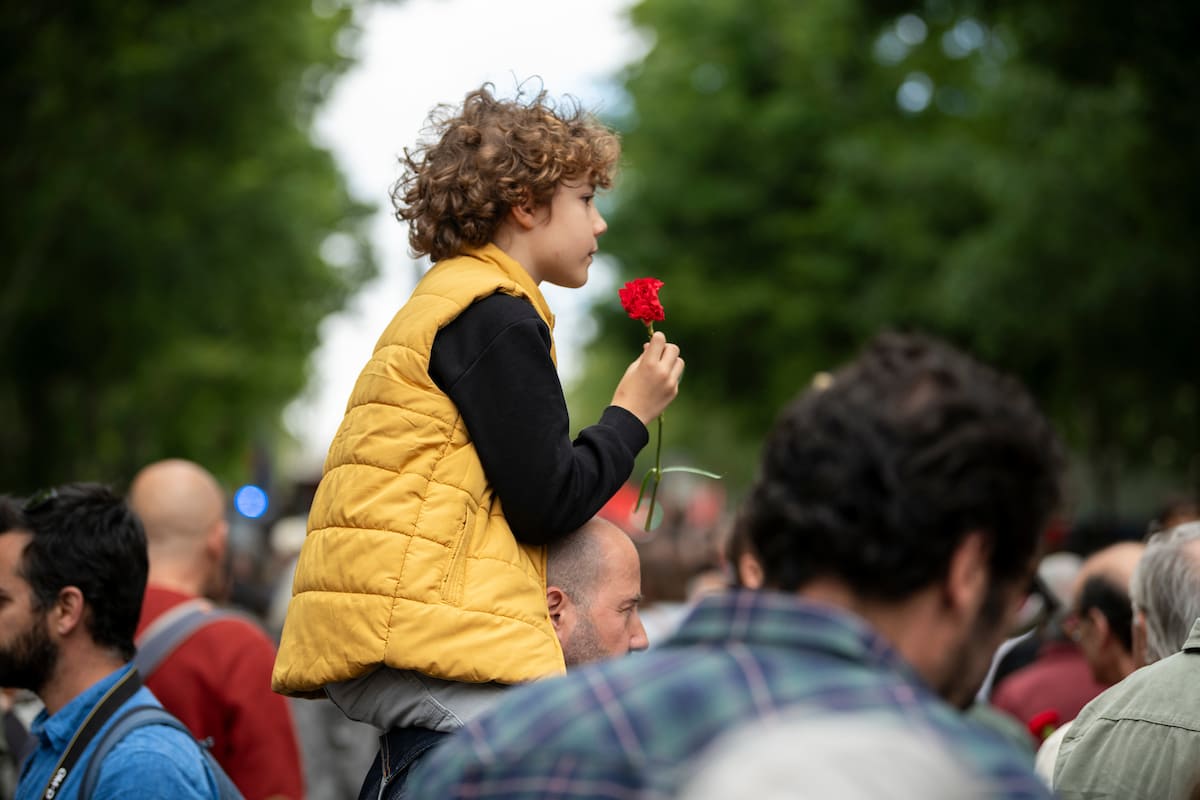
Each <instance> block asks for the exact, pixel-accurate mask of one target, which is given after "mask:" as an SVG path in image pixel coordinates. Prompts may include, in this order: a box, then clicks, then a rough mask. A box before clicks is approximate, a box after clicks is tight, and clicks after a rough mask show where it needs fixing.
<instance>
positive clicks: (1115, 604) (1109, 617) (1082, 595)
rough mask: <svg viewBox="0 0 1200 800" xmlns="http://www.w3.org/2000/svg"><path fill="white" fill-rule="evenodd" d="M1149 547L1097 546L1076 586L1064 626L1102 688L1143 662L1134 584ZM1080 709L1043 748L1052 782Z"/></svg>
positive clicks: (1042, 768)
mask: <svg viewBox="0 0 1200 800" xmlns="http://www.w3.org/2000/svg"><path fill="white" fill-rule="evenodd" d="M1145 551H1146V546H1145V545H1144V544H1142V543H1141V542H1117V543H1116V544H1113V545H1109V546H1108V547H1105V548H1104V549H1103V550H1097V551H1096V552H1095V553H1093V554H1092V555H1090V556H1089V557H1088V558H1087V560H1085V561H1084V562H1083V564H1082V566H1080V568H1079V574H1078V575H1076V576H1075V582H1074V583H1073V584H1072V586H1071V612H1070V615H1069V616H1068V617H1067V620H1066V622H1064V623H1063V627H1064V628H1065V629H1066V631H1067V633H1068V635H1070V637H1071V638H1072V639H1074V640H1075V642H1076V643H1078V645H1079V649H1080V651H1081V652H1082V653H1083V657H1084V659H1085V660H1086V661H1087V664H1088V668H1089V669H1090V670H1091V674H1092V679H1093V680H1094V681H1095V682H1096V683H1097V684H1098V685H1099V686H1100V687H1101V690H1103V689H1106V688H1108V687H1109V686H1112V685H1114V684H1117V683H1120V682H1121V681H1122V680H1124V679H1125V677H1126V676H1127V675H1129V674H1130V673H1131V672H1133V671H1134V670H1135V669H1137V668H1138V666H1139V664H1138V663H1137V661H1136V660H1135V657H1134V652H1133V603H1132V601H1131V600H1130V597H1129V587H1130V584H1131V583H1132V581H1133V573H1134V570H1135V569H1136V568H1137V565H1138V562H1139V561H1140V560H1141V558H1142V555H1143V554H1144V553H1145ZM1099 694H1100V692H1097V695H1099ZM1091 699H1094V698H1091ZM1091 699H1089V702H1091ZM1085 705H1086V704H1085ZM1079 710H1082V707H1080V709H1079ZM1078 713H1079V711H1076V712H1075V714H1071V715H1070V716H1064V717H1062V718H1061V722H1062V725H1061V726H1060V727H1059V728H1058V730H1056V731H1054V733H1052V734H1051V735H1050V736H1049V737H1047V738H1046V741H1044V742H1043V743H1042V745H1041V747H1039V748H1038V751H1037V759H1036V762H1035V765H1034V768H1035V769H1036V770H1037V773H1038V774H1039V775H1041V776H1042V778H1043V779H1045V781H1046V783H1048V784H1049V783H1050V782H1051V781H1052V780H1053V775H1054V763H1055V760H1056V759H1057V758H1058V752H1059V748H1061V747H1062V743H1063V740H1064V739H1065V738H1066V736H1067V734H1068V732H1069V731H1070V730H1071V725H1072V724H1073V721H1074V719H1075V717H1076V716H1077V715H1078Z"/></svg>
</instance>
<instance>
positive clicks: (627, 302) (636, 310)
mask: <svg viewBox="0 0 1200 800" xmlns="http://www.w3.org/2000/svg"><path fill="white" fill-rule="evenodd" d="M662 285H663V282H662V281H660V280H659V279H658V278H638V279H637V280H634V281H630V282H629V283H627V284H625V286H624V287H623V288H622V289H621V290H620V291H618V292H617V294H618V295H620V297H621V305H622V307H624V309H625V313H627V314H628V315H629V318H630V319H636V320H638V321H639V322H642V323H643V324H645V325H651V324H653V323H655V322H662V321H663V320H664V319H666V316H665V314H664V313H663V307H662V303H660V302H659V301H658V290H659V289H661V288H662Z"/></svg>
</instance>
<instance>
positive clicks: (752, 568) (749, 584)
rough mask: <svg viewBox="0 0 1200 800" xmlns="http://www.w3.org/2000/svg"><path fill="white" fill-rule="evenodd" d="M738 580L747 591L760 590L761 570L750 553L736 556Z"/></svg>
mask: <svg viewBox="0 0 1200 800" xmlns="http://www.w3.org/2000/svg"><path fill="white" fill-rule="evenodd" d="M737 571H738V579H739V580H740V581H741V583H742V586H744V587H746V588H747V589H761V588H762V585H763V568H762V564H761V563H760V562H759V560H758V559H757V558H755V557H754V556H753V555H752V554H750V553H742V554H741V555H740V556H738V563H737Z"/></svg>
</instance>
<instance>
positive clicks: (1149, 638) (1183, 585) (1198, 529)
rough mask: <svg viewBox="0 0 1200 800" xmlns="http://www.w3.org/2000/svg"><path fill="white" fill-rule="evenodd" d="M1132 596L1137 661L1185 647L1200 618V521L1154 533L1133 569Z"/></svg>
mask: <svg viewBox="0 0 1200 800" xmlns="http://www.w3.org/2000/svg"><path fill="white" fill-rule="evenodd" d="M1130 596H1131V599H1132V601H1133V641H1134V660H1135V661H1136V662H1137V665H1138V666H1144V665H1146V664H1153V663H1154V662H1155V661H1159V660H1161V659H1164V658H1166V657H1167V656H1169V655H1173V654H1175V653H1177V652H1179V650H1180V649H1181V648H1182V647H1183V644H1184V642H1185V641H1187V637H1188V633H1189V632H1190V631H1191V629H1192V626H1193V625H1194V624H1195V622H1196V620H1197V619H1200V522H1188V523H1186V524H1183V525H1177V526H1176V527H1174V528H1172V529H1171V530H1169V531H1164V532H1162V533H1157V534H1155V535H1153V536H1151V537H1150V541H1149V542H1147V544H1146V552H1145V554H1144V555H1143V556H1142V559H1141V561H1139V562H1138V564H1137V568H1136V569H1135V570H1134V571H1133V581H1132V583H1131V584H1130Z"/></svg>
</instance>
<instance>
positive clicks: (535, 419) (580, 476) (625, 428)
mask: <svg viewBox="0 0 1200 800" xmlns="http://www.w3.org/2000/svg"><path fill="white" fill-rule="evenodd" d="M550 342H551V340H550V329H549V328H548V327H546V323H545V322H543V321H542V319H541V317H539V316H538V315H537V311H536V310H534V308H533V306H532V305H531V304H530V303H529V302H528V301H526V300H523V299H521V298H518V297H513V296H511V295H507V294H494V295H491V296H489V297H486V298H484V299H482V300H480V301H478V302H476V303H474V304H473V305H471V306H470V307H469V308H468V309H467V310H465V311H464V312H463V313H462V314H460V315H459V316H458V317H457V318H456V319H455V320H454V321H453V322H451V323H450V324H449V325H447V326H446V327H445V328H443V329H442V330H441V331H439V332H438V334H437V337H436V338H435V339H434V342H433V349H432V351H431V353H430V359H429V374H430V377H432V378H433V380H434V383H436V384H437V385H438V387H439V388H440V389H441V390H442V391H444V392H445V393H446V394H447V395H449V397H450V399H451V400H452V401H454V404H455V405H456V406H457V407H458V410H459V412H460V413H461V414H462V417H463V422H464V423H465V424H466V427H467V431H468V432H469V433H470V434H471V439H472V441H473V442H474V444H475V450H476V451H477V452H478V453H479V459H480V461H481V462H482V463H483V470H484V472H485V473H486V474H487V477H488V481H489V482H490V483H491V484H492V487H493V488H494V489H495V490H496V494H497V495H498V496H499V498H500V502H501V504H502V505H503V508H504V516H505V519H507V520H508V524H509V527H511V528H512V531H513V535H515V536H516V537H517V539H518V540H519V541H521V542H524V543H527V544H548V543H550V542H552V541H554V540H556V539H558V538H561V537H562V536H565V535H566V534H568V533H570V532H571V531H573V530H575V529H576V528H578V527H580V526H581V525H583V523H585V522H587V521H588V520H589V519H591V518H592V517H593V516H594V515H595V514H596V512H597V511H599V510H600V508H601V507H602V506H603V505H604V504H605V503H606V502H608V500H609V498H611V497H612V496H613V495H614V494H615V493H616V491H617V489H619V488H620V486H621V484H623V483H624V482H625V480H626V479H627V478H628V477H629V474H630V472H632V471H633V460H634V457H635V456H636V455H637V454H638V452H639V451H640V450H641V449H642V448H643V447H645V446H646V443H647V442H648V441H649V438H650V437H649V434H648V432H647V431H646V426H644V425H643V424H642V422H641V420H639V419H638V418H637V417H635V416H634V415H633V414H631V413H630V412H629V411H626V410H625V409H623V408H620V407H618V406H609V407H608V408H606V409H605V410H604V413H603V414H601V416H600V421H599V422H597V423H596V424H595V425H591V426H589V427H587V428H584V429H583V430H582V431H580V433H579V436H578V437H577V438H576V439H575V440H574V441H572V440H571V436H570V421H569V420H568V418H567V402H566V399H565V398H564V397H563V390H562V384H561V382H560V381H559V379H558V370H557V369H556V368H555V366H554V361H553V360H552V359H551V358H550Z"/></svg>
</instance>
